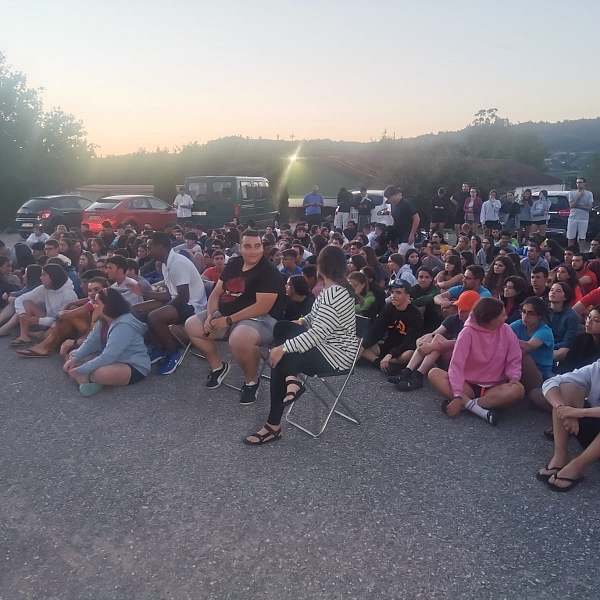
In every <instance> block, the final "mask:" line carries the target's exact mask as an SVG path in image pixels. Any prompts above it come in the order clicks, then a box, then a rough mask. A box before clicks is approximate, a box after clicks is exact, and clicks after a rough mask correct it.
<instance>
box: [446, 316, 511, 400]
mask: <svg viewBox="0 0 600 600" xmlns="http://www.w3.org/2000/svg"><path fill="white" fill-rule="evenodd" d="M521 357H522V352H521V347H520V345H519V340H518V339H517V336H516V335H515V332H514V331H513V330H512V329H511V328H510V326H509V325H507V324H506V323H504V324H503V325H502V327H500V328H499V329H496V330H494V331H490V330H489V329H486V328H485V327H482V326H481V325H478V324H477V321H476V320H475V318H474V316H473V315H472V314H471V315H469V318H468V319H467V321H466V323H465V326H464V328H463V330H462V331H461V332H460V334H459V336H458V338H457V340H456V344H455V346H454V351H453V353H452V360H451V362H450V368H449V369H448V378H449V380H450V386H451V387H452V393H453V394H454V395H456V396H462V393H463V386H464V384H465V381H468V382H470V383H475V384H477V385H480V386H483V387H490V386H493V385H498V384H501V383H506V382H507V381H508V380H510V379H512V378H513V377H515V378H517V379H520V378H521Z"/></svg>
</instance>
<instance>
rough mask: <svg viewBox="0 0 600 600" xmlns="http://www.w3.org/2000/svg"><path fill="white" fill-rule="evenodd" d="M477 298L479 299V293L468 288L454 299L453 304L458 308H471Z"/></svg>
mask: <svg viewBox="0 0 600 600" xmlns="http://www.w3.org/2000/svg"><path fill="white" fill-rule="evenodd" d="M477 300H479V294H478V293H477V292H475V291H473V290H468V291H466V292H463V293H462V294H461V295H460V296H459V297H458V300H455V302H454V306H456V308H458V309H460V310H472V309H473V307H474V306H475V303H476V302H477Z"/></svg>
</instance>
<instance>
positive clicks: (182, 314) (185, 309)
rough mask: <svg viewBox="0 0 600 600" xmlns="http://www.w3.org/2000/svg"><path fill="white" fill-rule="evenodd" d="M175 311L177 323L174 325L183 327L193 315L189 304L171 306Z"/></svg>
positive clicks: (192, 309) (192, 308)
mask: <svg viewBox="0 0 600 600" xmlns="http://www.w3.org/2000/svg"><path fill="white" fill-rule="evenodd" d="M172 306H174V307H175V310H177V323H176V325H183V324H184V323H185V322H186V321H187V320H188V319H189V318H190V317H191V316H192V315H193V314H194V312H195V311H194V307H193V306H191V305H190V304H173V305H172Z"/></svg>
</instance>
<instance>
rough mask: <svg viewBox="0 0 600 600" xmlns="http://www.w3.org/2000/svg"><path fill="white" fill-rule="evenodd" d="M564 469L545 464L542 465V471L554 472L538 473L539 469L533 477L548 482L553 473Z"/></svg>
mask: <svg viewBox="0 0 600 600" xmlns="http://www.w3.org/2000/svg"><path fill="white" fill-rule="evenodd" d="M563 469H564V467H549V466H548V465H546V466H545V467H544V471H554V473H546V474H544V473H540V472H539V471H538V472H537V473H536V474H535V478H536V479H537V480H538V481H544V482H545V483H547V482H548V479H550V477H552V476H553V475H557V474H558V472H559V471H562V470H563ZM540 470H541V469H540Z"/></svg>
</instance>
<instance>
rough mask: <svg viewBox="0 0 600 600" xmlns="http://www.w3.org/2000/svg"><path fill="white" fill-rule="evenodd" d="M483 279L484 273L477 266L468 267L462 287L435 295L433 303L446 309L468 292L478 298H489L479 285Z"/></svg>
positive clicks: (487, 292) (488, 294) (486, 291)
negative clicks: (472, 291) (474, 293)
mask: <svg viewBox="0 0 600 600" xmlns="http://www.w3.org/2000/svg"><path fill="white" fill-rule="evenodd" d="M484 277H485V271H484V270H483V269H482V268H481V267H480V266H479V265H470V266H468V267H467V268H466V270H465V274H464V276H463V283H462V285H456V286H454V287H451V288H450V289H449V290H448V291H446V292H442V293H441V294H439V295H437V296H436V297H435V298H434V299H433V301H434V302H435V303H436V304H437V305H438V306H441V307H442V309H448V308H450V307H451V306H452V305H453V304H454V301H455V300H458V298H459V297H460V295H461V294H462V293H463V292H467V291H469V290H474V291H476V292H477V293H478V294H479V296H480V298H489V297H490V296H491V295H492V294H491V293H490V291H489V290H488V289H486V288H484V287H483V286H482V285H481V282H482V281H483V278H484Z"/></svg>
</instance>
